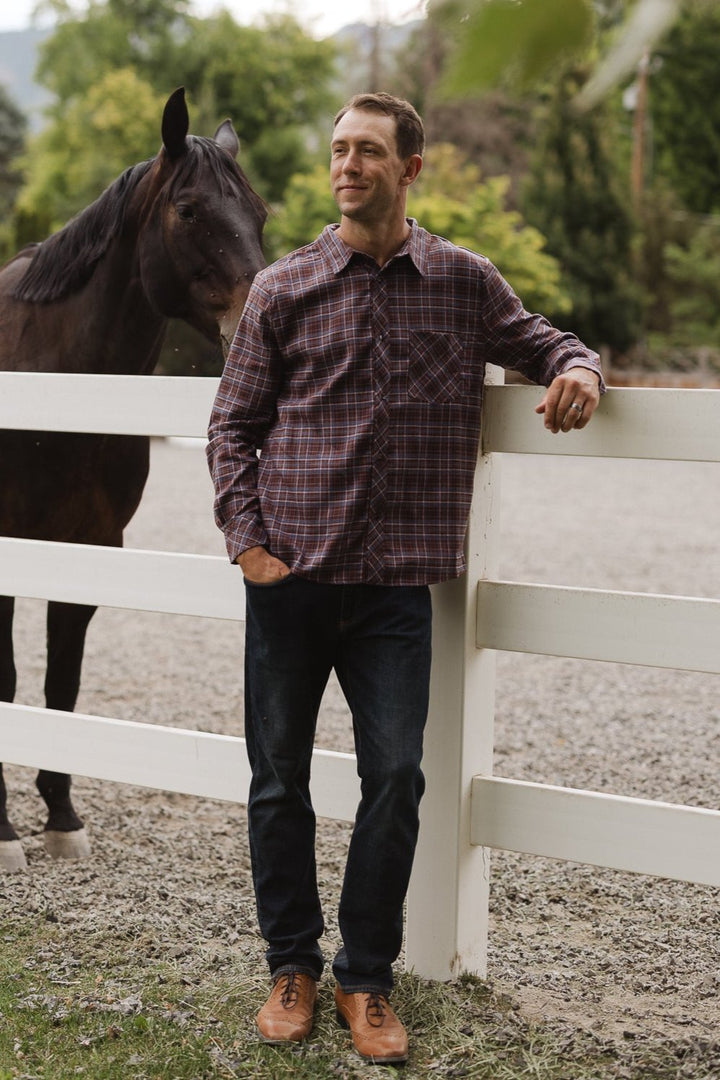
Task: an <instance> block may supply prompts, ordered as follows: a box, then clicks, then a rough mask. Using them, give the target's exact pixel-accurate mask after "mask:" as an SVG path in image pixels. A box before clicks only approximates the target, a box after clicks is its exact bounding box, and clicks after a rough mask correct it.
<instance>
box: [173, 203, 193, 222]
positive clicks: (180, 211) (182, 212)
mask: <svg viewBox="0 0 720 1080" xmlns="http://www.w3.org/2000/svg"><path fill="white" fill-rule="evenodd" d="M175 209H176V210H177V216H178V217H179V218H180V220H181V221H194V220H195V211H194V210H193V208H192V206H187V205H186V204H185V203H180V204H179V205H178V206H177V207H176V208H175Z"/></svg>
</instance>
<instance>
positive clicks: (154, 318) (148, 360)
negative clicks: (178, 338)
mask: <svg viewBox="0 0 720 1080" xmlns="http://www.w3.org/2000/svg"><path fill="white" fill-rule="evenodd" d="M72 302H73V307H74V308H75V312H76V324H77V331H76V347H77V348H78V349H79V355H81V356H82V357H83V361H82V362H83V365H84V370H86V371H97V372H102V373H104V374H117V375H135V374H148V373H149V372H150V371H152V369H153V368H154V367H155V364H156V362H157V358H158V355H159V352H160V348H161V346H162V341H163V338H164V336H165V330H166V327H167V319H166V318H165V317H164V316H163V315H160V314H159V313H158V312H157V311H154V310H153V309H152V307H151V306H150V303H149V301H148V299H147V297H146V295H145V292H144V290H143V287H142V282H141V279H140V273H139V267H138V265H137V259H136V257H135V253H134V250H133V249H125V248H124V247H123V244H122V243H121V242H116V243H113V244H111V246H110V249H109V250H108V252H107V254H106V255H105V257H104V258H103V259H102V260H101V261H100V263H98V265H97V267H96V269H95V272H94V274H93V276H92V277H91V279H90V281H89V282H88V284H87V285H86V286H85V287H84V288H83V289H82V290H81V291H80V292H79V293H78V294H77V295H76V296H75V297H73V298H72ZM68 359H70V358H69V357H68Z"/></svg>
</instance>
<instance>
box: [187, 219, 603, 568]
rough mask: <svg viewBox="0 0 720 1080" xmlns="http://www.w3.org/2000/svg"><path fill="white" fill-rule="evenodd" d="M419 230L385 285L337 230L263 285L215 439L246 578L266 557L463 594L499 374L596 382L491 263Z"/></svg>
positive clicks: (575, 344)
mask: <svg viewBox="0 0 720 1080" xmlns="http://www.w3.org/2000/svg"><path fill="white" fill-rule="evenodd" d="M411 225H412V229H411V234H410V236H409V238H408V240H407V241H406V243H405V244H404V245H403V247H402V248H401V249H400V250H399V251H398V252H397V254H396V255H395V256H394V257H393V258H392V259H390V261H389V262H388V263H387V264H386V265H385V266H383V267H380V266H378V264H377V263H376V262H375V261H374V260H373V259H372V258H370V257H369V256H367V255H364V254H362V253H360V252H357V251H354V250H353V249H352V248H350V247H348V246H347V245H346V244H344V243H343V241H342V240H340V238H339V237H338V236H337V235H336V229H337V226H332V225H330V226H328V227H327V228H326V229H325V230H324V231H323V232H322V234H321V235H320V236H319V237H318V239H317V240H316V241H314V242H313V243H312V244H309V245H307V246H306V247H303V248H301V249H299V250H298V251H295V252H293V253H292V254H290V255H288V256H286V257H284V258H282V259H280V260H279V261H278V262H276V263H274V264H273V265H272V266H270V267H268V268H266V269H265V270H263V271H261V272H260V273H259V274H258V275H257V277H256V279H255V281H254V282H253V285H252V288H251V291H250V295H249V297H248V300H247V303H246V306H245V310H244V313H243V316H242V318H241V320H240V324H239V326H238V329H237V333H236V335H235V339H234V342H233V345H232V348H231V350H230V353H229V356H228V359H227V363H226V365H225V370H224V373H223V376H222V379H221V380H220V385H219V389H218V393H217V397H216V400H215V404H214V408H213V412H212V417H211V422H210V429H209V444H208V458H209V463H210V468H211V472H212V476H213V481H214V484H215V491H216V499H215V514H216V520H217V523H218V525H219V527H220V528H221V529H222V530H223V532H224V533H225V538H226V543H227V549H228V554H229V556H230V558H231V559H232V560H234V559H235V558H236V557H237V556H238V555H239V554H240V553H241V552H242V551H244V550H245V549H247V548H249V547H253V546H255V545H263V546H265V547H267V548H268V550H269V551H270V552H271V553H272V554H273V555H275V556H277V557H278V558H279V559H282V560H283V561H284V562H286V563H287V564H288V565H289V566H290V568H291V569H292V570H293V572H294V573H296V574H298V575H299V576H301V577H306V578H310V579H314V580H317V581H328V582H336V583H358V582H365V583H369V584H378V585H418V584H428V583H431V582H435V581H440V580H446V579H448V578H452V577H456V576H457V575H459V574H461V573H462V572H463V570H464V567H465V564H464V554H463V543H464V536H465V531H466V527H467V521H468V515H469V510H470V501H471V497H472V489H473V475H474V470H475V465H476V459H477V453H478V442H479V436H480V413H481V407H482V394H483V377H484V371H485V365H486V364H487V363H493V364H499V365H501V366H502V367H505V368H512V369H514V370H516V371H518V372H520V373H522V374H523V375H524V376H526V377H527V378H529V379H530V380H532V381H533V382H537V383H542V384H545V385H549V384H550V382H552V380H553V378H554V377H555V376H556V375H558V374H560V373H561V372H563V371H565V370H567V369H568V368H570V367H587V368H590V369H591V370H593V371H597V372H599V364H598V357H597V355H596V354H595V353H594V352H592V351H590V350H589V349H587V348H586V347H585V346H584V345H583V344H582V343H581V342H580V341H579V340H578V339H577V338H576V337H575V336H574V335H572V334H569V333H562V332H561V331H559V330H557V329H556V328H554V327H552V326H551V325H550V324H549V323H548V322H547V320H546V319H544V318H543V317H542V316H540V315H533V314H530V313H529V312H527V311H525V310H524V308H523V306H522V304H521V302H520V300H519V299H518V298H517V296H516V295H515V293H514V292H513V291H512V289H511V288H510V286H509V285H508V283H507V282H506V281H505V280H504V278H503V277H502V276H501V275H500V273H499V271H498V270H497V269H496V268H495V267H494V266H493V265H492V263H490V262H489V261H488V260H487V259H485V258H484V257H483V256H481V255H477V254H475V253H474V252H471V251H468V250H466V249H464V248H459V247H456V246H455V245H453V244H451V243H449V242H448V241H447V240H444V239H442V238H441V237H438V236H433V235H431V234H430V233H428V232H427V231H426V230H424V229H422V228H420V227H419V226H418V225H417V224H416V223H415V222H411ZM532 419H533V418H532V417H531V418H529V422H532ZM258 451H260V454H258Z"/></svg>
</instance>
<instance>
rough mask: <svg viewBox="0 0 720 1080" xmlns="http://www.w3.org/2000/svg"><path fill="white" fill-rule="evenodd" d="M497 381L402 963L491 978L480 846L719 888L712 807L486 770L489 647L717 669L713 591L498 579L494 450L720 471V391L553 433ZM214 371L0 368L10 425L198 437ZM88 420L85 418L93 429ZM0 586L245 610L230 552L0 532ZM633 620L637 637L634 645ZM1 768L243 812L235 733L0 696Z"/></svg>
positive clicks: (618, 396) (343, 759)
mask: <svg viewBox="0 0 720 1080" xmlns="http://www.w3.org/2000/svg"><path fill="white" fill-rule="evenodd" d="M501 378H502V373H501V372H499V371H497V370H491V372H490V373H489V377H488V383H489V385H488V388H487V402H486V409H485V420H484V430H483V453H482V455H481V457H480V459H479V462H478V469H477V473H476V493H475V499H474V503H473V511H472V516H471V522H470V527H469V531H468V566H469V569H468V573H467V575H465V577H463V578H461V579H459V580H457V581H453V582H449V583H447V584H445V585H441V586H436V587H435V588H434V590H433V592H434V596H433V603H434V612H435V616H434V626H435V629H434V657H435V658H434V665H433V679H432V687H431V712H430V720H429V724H428V733H427V739H426V753H425V763H424V768H425V772H426V775H427V778H428V789H427V793H426V796H425V799H424V802H423V809H422V818H423V821H422V830H421V840H420V844H419V848H418V854H417V858H416V864H415V870H414V873H413V880H412V884H411V889H410V895H409V898H408V925H407V943H406V962H407V965H408V966H409V967H412V968H414V970H415V971H417V972H418V973H419V974H422V975H425V976H427V977H430V978H437V979H446V978H449V977H453V976H455V975H457V974H458V973H459V972H461V971H471V972H476V973H479V974H483V973H484V970H485V954H486V943H487V910H488V885H489V855H488V849H489V848H493V847H494V848H506V849H511V850H516V851H524V852H528V853H531V854H538V855H544V856H550V857H554V858H561V859H571V860H574V861H578V862H586V863H591V864H594V865H598V866H605V867H614V868H616V869H622V870H633V871H637V872H642V873H647V874H658V875H662V876H664V877H674V878H679V879H683V880H688V881H695V882H702V883H709V884H715V885H717V884H720V859H718V858H717V854H718V851H720V813H718V812H715V811H710V810H704V809H698V808H690V807H680V806H672V805H668V804H664V803H658V802H649V801H645V800H640V799H634V798H625V797H622V796H615V795H605V794H600V793H597V792H587V791H575V790H571V789H565V788H557V787H550V786H547V785H540V784H533V783H529V782H524V781H517V780H512V779H506V778H501V777H496V776H493V775H492V749H493V714H494V679H495V664H494V657H495V650H497V649H504V650H511V651H518V652H533V653H540V654H546V655H553V656H574V657H583V658H587V659H595V660H611V661H620V662H624V663H632V664H648V665H654V666H662V667H674V668H679V669H685V670H696V671H709V672H718V671H720V648H718V643H719V642H720V600H707V599H694V598H688V597H667V596H650V595H646V594H637V593H620V592H607V591H602V590H597V589H579V588H578V589H574V588H566V587H553V586H547V585H530V584H518V583H513V582H507V581H499V580H497V565H498V560H497V533H498V530H497V522H498V499H499V487H498V484H497V479H496V470H497V465H498V459H497V457H496V456H495V454H494V453H493V452H495V451H502V452H507V453H512V452H517V453H540V454H557V453H561V454H573V455H585V456H613V457H629V458H664V459H677V460H684V461H715V462H717V461H720V395H718V394H717V392H716V391H704V390H658V389H653V390H630V389H628V390H611V391H610V392H609V393H608V394H607V395H606V396H605V398H604V399H603V401H602V403H601V406H600V409H599V410H598V413H597V414H596V416H595V417H594V419H593V422H592V424H591V425H590V426H589V427H588V428H587V429H586V430H585V431H583V432H576V433H573V435H572V436H569V437H561V438H557V437H553V436H552V435H550V434H549V433H547V432H546V431H545V430H544V428H543V427H542V424H541V423H539V422H538V420H537V417H533V413H532V409H533V405H534V404H535V402H536V400H537V399H538V396H539V394H540V393H541V391H539V390H537V389H536V388H532V387H516V386H512V387H511V386H502V385H498V384H499V382H500V381H501ZM216 386H217V382H216V380H214V379H178V378H173V379H167V378H160V377H151V378H147V377H145V378H139V377H131V376H127V377H126V376H92V375H37V374H15V373H0V427H6V428H22V429H29V430H63V431H86V430H88V428H91V429H92V430H93V431H102V432H107V433H114V434H149V435H184V436H200V437H201V436H203V435H204V433H205V428H206V424H207V417H208V414H209V411H210V406H211V403H212V399H213V396H214V393H215V389H216ZM88 417H92V418H93V420H92V423H89V422H88V419H87V418H88ZM0 594H7V595H15V596H25V597H35V598H40V599H54V600H64V601H71V602H78V603H93V604H100V605H109V606H115V607H125V608H133V609H138V610H146V611H163V612H171V613H177V614H190V615H197V616H205V617H213V618H223V619H233V620H238V619H242V616H243V591H242V580H241V575H240V574H239V573H238V571H237V570H236V569H235V568H233V567H231V566H230V565H229V564H228V563H227V561H226V560H225V559H224V558H222V557H208V556H200V555H192V554H187V555H185V554H174V553H161V552H139V551H130V550H127V551H125V550H115V549H110V548H107V549H106V548H95V547H82V546H76V545H69V544H53V545H49V544H44V543H39V542H37V541H26V540H13V539H8V538H0ZM628 620H632V625H633V633H632V634H631V635H630V634H627V633H626V632H625V631H626V628H627V625H628ZM0 761H6V762H12V763H14V764H18V765H28V766H33V767H44V768H50V769H55V770H58V771H64V772H71V773H76V774H79V775H86V776H93V777H98V778H101V779H106V780H113V781H119V782H124V783H131V784H140V785H144V786H147V787H152V788H159V789H162V790H168V791H177V792H184V793H186V794H192V795H199V796H204V797H210V798H218V799H228V800H234V801H239V802H243V801H245V799H246V797H247V790H248V784H249V770H248V767H247V763H246V758H245V752H244V743H243V741H242V740H241V739H236V738H231V737H228V736H221V735H212V734H208V733H203V732H197V731H184V730H178V729H174V728H168V727H161V726H158V725H151V724H139V723H131V722H128V721H121V720H115V719H111V718H99V717H93V716H84V715H82V714H77V713H57V712H52V713H49V712H47V711H46V710H44V709H39V708H31V707H28V706H23V705H8V704H2V703H0ZM358 793H359V785H358V782H357V777H356V774H355V763H354V758H353V757H352V755H349V754H342V753H333V752H331V751H322V750H318V751H316V753H315V756H314V762H313V798H314V801H315V805H316V809H317V811H318V813H319V814H320V815H322V816H326V817H333V818H338V819H341V820H348V821H349V820H352V818H353V816H354V811H355V806H356V804H357V798H358Z"/></svg>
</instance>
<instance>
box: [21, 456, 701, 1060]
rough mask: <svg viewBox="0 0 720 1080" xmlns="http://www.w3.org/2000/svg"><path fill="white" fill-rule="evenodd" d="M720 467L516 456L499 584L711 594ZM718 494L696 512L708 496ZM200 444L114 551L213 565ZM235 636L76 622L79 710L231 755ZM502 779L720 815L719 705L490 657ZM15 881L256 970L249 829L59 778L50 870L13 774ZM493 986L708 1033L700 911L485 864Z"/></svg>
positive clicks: (189, 953)
mask: <svg viewBox="0 0 720 1080" xmlns="http://www.w3.org/2000/svg"><path fill="white" fill-rule="evenodd" d="M717 481H718V467H717V466H715V465H709V464H707V465H706V464H700V465H698V464H688V465H686V464H678V463H658V462H627V461H613V460H606V461H593V460H588V461H583V460H573V459H556V460H553V459H542V458H538V459H534V458H529V457H514V456H506V457H505V459H504V460H503V463H502V487H503V563H502V567H501V573H502V576H504V577H507V578H511V579H514V580H528V581H537V582H548V583H557V584H565V585H586V586H595V587H601V588H603V587H607V588H616V589H629V590H638V591H648V592H658V593H675V594H684V595H691V596H705V597H720V560H719V559H718V557H717V548H716V539H717V536H718V535H720V500H719V499H718V498H717ZM713 493H714V494H713ZM210 503H211V492H210V485H209V480H208V478H207V475H206V470H205V463H204V455H203V454H202V452H201V450H200V449H199V448H198V445H197V444H195V445H194V446H192V447H191V446H189V445H187V444H182V443H178V442H162V441H157V442H155V443H154V444H153V458H152V470H151V476H150V481H149V484H148V488H147V491H146V495H145V498H144V501H143V504H142V506H141V508H140V510H139V511H138V513H137V515H136V517H135V519H134V520H133V522H132V523H131V525H130V527H129V528H128V530H127V534H126V541H127V545H128V546H129V547H139V548H157V549H165V550H177V551H196V552H201V553H208V554H223V545H222V540H221V538H220V535H219V533H217V532H216V530H215V527H214V525H213V523H212V520H211V513H210ZM43 619H44V610H43V606H42V605H41V604H39V603H36V602H33V601H19V602H18V613H17V620H16V650H17V658H18V667H19V675H20V679H19V690H18V696H17V700H18V701H20V702H23V703H26V704H36V703H38V704H40V703H41V702H42V696H41V688H42V678H43V656H42V647H43V641H44V628H43ZM241 655H242V636H241V628H240V626H239V625H235V624H231V623H222V622H219V621H213V620H200V619H192V618H185V617H175V616H163V615H153V614H144V613H136V612H123V611H119V610H110V609H104V610H102V611H99V612H98V614H97V615H96V617H95V620H94V621H93V624H92V625H91V629H90V634H89V640H88V646H87V649H86V659H85V667H84V680H83V688H82V691H81V696H80V700H79V702H78V709H79V710H82V711H83V712H90V713H98V714H99V715H106V716H117V717H121V718H123V719H129V720H140V721H148V722H155V723H163V724H174V725H176V726H181V727H188V728H201V729H205V730H209V731H215V732H220V733H227V734H240V729H241V721H240V709H239V703H240V699H241V694H242V670H241V669H242V664H241ZM498 668H499V672H498V676H499V677H498V695H497V739H496V744H497V752H496V766H495V771H496V772H497V773H498V774H500V775H505V776H514V777H518V778H523V779H532V780H537V781H541V782H546V783H552V784H561V785H567V786H571V787H586V788H590V789H594V790H599V791H607V792H614V793H618V794H625V795H634V796H640V797H646V798H658V799H663V800H667V801H670V802H679V803H688V804H693V805H699V806H706V807H712V808H716V809H718V808H720V784H718V782H717V779H716V778H717V776H718V767H717V763H718V761H719V760H720V722H719V721H720V707H719V706H718V694H717V678H716V677H715V676H710V675H699V674H693V673H681V672H675V671H662V670H657V671H655V670H653V669H650V668H633V667H625V666H622V665H613V664H594V663H590V662H583V661H572V660H562V659H549V658H543V657H534V656H513V655H506V654H501V655H499V656H498ZM318 742H319V744H320V745H322V746H325V747H331V748H335V749H339V750H349V749H351V736H350V729H349V723H348V716H347V710H346V707H345V705H344V702H343V701H342V698H341V695H340V693H339V691H338V689H337V686H336V685H335V684H334V683H333V684H331V686H330V687H329V689H328V693H327V695H326V700H325V703H324V705H323V711H322V716H321V723H320V732H319V736H318ZM6 771H7V778H8V786H9V787H10V789H11V806H12V815H13V819H14V822H15V825H16V828H17V829H18V831H19V832H20V833H21V835H22V836H23V838H24V846H25V848H26V853H27V855H28V861H29V870H28V872H27V873H24V874H15V875H6V876H5V877H4V878H3V879H2V881H0V897H1V898H4V901H5V902H8V903H10V904H11V905H13V907H14V908H15V910H26V911H28V912H41V913H42V912H44V913H45V914H46V915H47V916H48V917H49V918H51V919H53V920H55V919H57V920H61V921H63V922H66V923H68V924H70V925H76V926H77V928H78V933H81V934H88V933H90V934H91V933H92V931H93V928H96V927H98V926H101V925H105V923H106V922H107V920H108V919H112V920H116V921H117V922H118V923H122V924H124V925H126V926H127V928H128V936H129V937H132V938H133V940H134V941H135V942H136V947H139V948H146V949H147V950H148V953H149V954H153V953H154V954H156V955H157V954H158V953H160V952H162V953H164V954H169V955H172V956H175V957H177V958H178V962H179V963H182V964H184V965H185V966H186V967H187V969H188V971H190V972H191V971H192V966H193V958H194V957H195V956H197V955H199V954H200V953H202V954H203V956H206V955H207V952H208V950H212V949H213V947H215V945H216V944H217V943H218V942H221V943H222V944H223V946H224V947H225V948H227V947H228V946H230V947H231V948H232V949H233V950H234V955H235V957H236V961H237V959H238V958H239V959H240V961H241V962H242V964H244V965H246V966H247V970H248V971H253V972H255V974H257V973H258V972H260V971H261V970H262V951H263V949H262V942H261V941H260V940H259V939H258V937H257V934H256V932H255V924H254V910H253V902H252V890H251V883H250V877H249V868H248V862H247V855H246V845H245V829H244V809H243V808H242V807H240V806H235V805H232V804H228V803H220V802H211V801H208V800H201V799H195V798H192V797H189V796H178V795H171V794H167V793H162V792H153V791H147V790H145V789H140V788H133V787H126V786H122V785H115V784H109V783H103V784H101V783H99V782H97V781H94V780H90V779H85V778H82V777H80V778H77V780H76V781H75V792H76V804H77V807H78V809H79V811H80V812H81V813H82V814H83V815H84V816H85V818H86V821H87V825H88V831H89V832H90V834H91V838H92V842H93V848H94V854H93V857H92V859H91V860H89V861H88V862H85V863H55V864H53V863H51V862H50V860H49V858H48V856H47V855H46V854H45V852H44V850H43V848H42V844H41V841H40V838H39V836H38V835H37V832H38V830H39V829H40V828H41V827H42V821H43V817H42V812H41V811H42V805H41V803H40V800H39V798H38V797H37V795H36V794H35V793H34V789H33V787H32V779H33V774H32V773H31V771H30V770H29V769H23V768H19V767H13V766H10V767H8V768H7V770H6ZM347 836H348V829H347V827H346V826H345V825H342V824H340V823H336V822H321V823H320V829H319V862H320V874H321V887H322V891H323V899H324V901H325V906H326V913H327V917H328V923H329V925H328V938H329V940H328V943H327V949H328V952H329V953H331V952H332V950H333V948H334V947H335V945H336V940H337V930H336V926H335V923H334V909H335V905H336V902H337V896H338V890H339V874H340V872H341V869H342V865H343V861H344V853H345V847H346V843H347ZM493 867H494V872H493V885H492V932H491V953H490V961H489V977H490V979H491V981H492V983H493V985H494V987H495V988H496V989H497V990H498V991H501V992H503V993H505V994H507V995H509V997H510V998H511V999H512V1000H513V1001H514V1002H516V1003H517V1006H518V1007H519V1008H520V1009H521V1010H522V1011H523V1012H524V1013H526V1014H528V1015H530V1016H533V1017H537V1018H538V1019H540V1018H546V1019H549V1020H551V1021H558V1022H560V1021H562V1022H563V1023H569V1024H573V1025H577V1026H579V1027H585V1028H591V1029H592V1030H593V1031H595V1032H596V1033H597V1034H599V1035H601V1036H602V1037H606V1038H609V1039H615V1038H620V1039H625V1040H627V1039H636V1038H642V1037H644V1036H651V1035H652V1036H661V1037H667V1038H671V1037H682V1038H687V1037H697V1038H704V1037H709V1036H714V1035H715V1033H716V1031H717V1024H718V1020H720V1008H719V1007H718V993H719V991H720V975H719V974H718V972H719V971H720V966H719V965H718V929H719V928H720V908H719V905H718V890H717V889H712V888H708V887H704V886H696V885H689V884H684V883H678V882H668V881H664V880H658V879H652V878H647V877H641V876H636V875H629V874H622V873H618V872H613V871H603V870H596V869H593V868H590V867H583V866H577V865H574V864H562V863H556V862H552V861H550V860H544V859H538V858H532V857H530V856H520V855H514V854H510V853H496V854H494V855H493Z"/></svg>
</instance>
